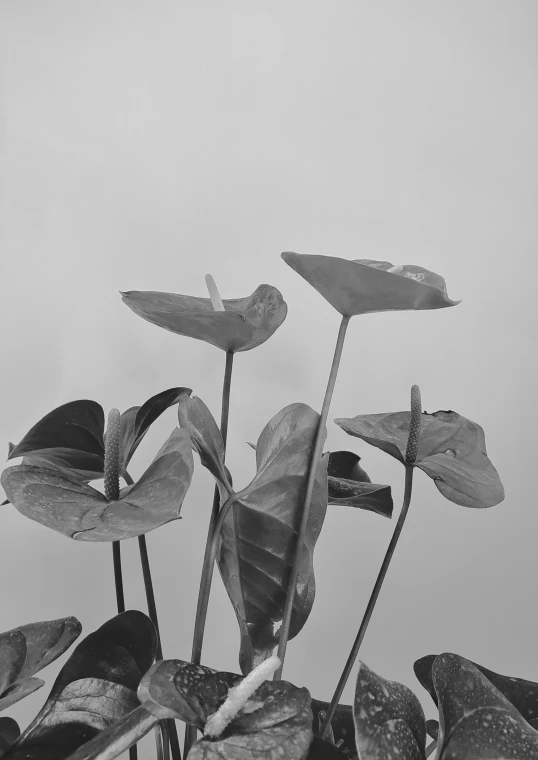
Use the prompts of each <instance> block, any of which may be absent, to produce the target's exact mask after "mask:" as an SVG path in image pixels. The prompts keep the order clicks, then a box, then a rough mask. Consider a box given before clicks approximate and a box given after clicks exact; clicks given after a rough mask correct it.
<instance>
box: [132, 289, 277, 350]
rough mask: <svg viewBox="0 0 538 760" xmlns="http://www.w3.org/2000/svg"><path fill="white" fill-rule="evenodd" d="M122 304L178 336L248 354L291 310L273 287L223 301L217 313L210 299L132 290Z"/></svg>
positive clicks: (262, 341) (275, 328)
mask: <svg viewBox="0 0 538 760" xmlns="http://www.w3.org/2000/svg"><path fill="white" fill-rule="evenodd" d="M122 296H123V302H124V303H125V304H126V305H127V306H128V307H129V308H130V309H131V310H132V311H134V313H135V314H138V316H140V317H142V319H145V320H146V321H147V322H151V323H152V324H154V325H158V326H159V327H164V329H165V330H170V332H173V333H176V334H178V335H186V336H188V337H190V338H196V339H198V340H203V341H205V342H206V343H211V344H212V345H213V346H217V347H218V348H222V350H223V351H233V352H236V351H248V350H250V349H251V348H255V347H256V346H259V345H260V344H261V343H264V342H265V341H266V340H267V339H268V338H270V337H271V335H272V334H273V333H274V332H275V330H277V328H278V327H280V325H281V324H282V322H283V321H284V319H285V318H286V314H287V310H288V307H287V306H286V302H285V301H284V299H283V298H282V294H281V293H280V291H279V290H277V289H276V288H273V287H272V286H271V285H260V286H258V288H257V289H256V290H255V291H254V293H253V294H252V295H251V296H247V297H246V298H234V299H223V304H224V309H225V311H215V310H214V309H213V305H212V303H211V299H209V298H196V297H194V296H184V295H179V294H176V293H160V292H156V291H142V290H130V291H128V292H126V293H122Z"/></svg>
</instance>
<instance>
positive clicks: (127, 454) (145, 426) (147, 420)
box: [120, 388, 192, 471]
mask: <svg viewBox="0 0 538 760" xmlns="http://www.w3.org/2000/svg"><path fill="white" fill-rule="evenodd" d="M190 393H192V390H191V388H170V389H169V390H167V391H161V393H157V395H156V396H152V397H151V398H150V399H148V400H147V401H146V402H145V403H144V404H142V406H132V407H131V408H130V409H127V411H125V412H123V414H122V415H121V443H120V452H121V465H120V469H121V470H122V471H123V470H125V469H126V468H127V465H128V464H129V462H130V461H131V458H132V456H133V454H134V453H135V451H136V449H137V448H138V446H139V444H140V442H141V441H142V439H143V438H144V436H145V435H146V433H147V432H148V430H149V428H150V427H151V425H153V423H154V422H155V420H157V419H158V418H159V417H160V416H161V414H162V413H163V412H164V411H166V410H167V409H169V408H170V407H171V406H173V405H174V404H177V402H178V401H179V399H180V398H181V396H183V395H184V394H187V395H188V394H190Z"/></svg>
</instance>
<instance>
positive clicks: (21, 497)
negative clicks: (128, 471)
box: [1, 428, 194, 541]
mask: <svg viewBox="0 0 538 760" xmlns="http://www.w3.org/2000/svg"><path fill="white" fill-rule="evenodd" d="M193 467H194V464H193V458H192V450H191V442H190V437H189V434H188V433H187V432H186V431H184V430H179V428H176V429H175V430H174V431H173V432H172V434H171V435H170V437H169V439H168V441H167V442H166V443H165V444H164V446H163V447H162V448H161V450H160V451H159V452H158V453H157V455H156V457H155V459H154V460H153V463H152V464H151V465H150V466H149V468H148V469H147V470H146V472H145V473H144V474H143V475H142V477H141V478H140V479H139V480H138V481H137V482H136V483H135V484H134V485H132V486H127V487H126V488H123V489H122V490H121V491H120V498H119V499H118V500H117V501H109V500H108V499H107V498H106V497H105V496H104V495H103V494H102V493H100V492H99V491H97V490H95V489H94V488H92V487H91V486H89V485H87V483H85V482H84V480H82V479H81V478H80V477H79V476H77V475H76V474H74V473H70V472H68V471H67V470H60V469H53V468H49V467H36V466H33V465H16V466H15V467H8V468H7V469H6V470H4V472H3V473H2V477H1V483H2V486H3V488H4V490H5V492H6V495H7V497H8V499H9V500H10V501H11V503H12V504H13V505H14V506H15V507H16V509H18V511H19V512H21V514H23V515H26V517H29V518H30V519H32V520H35V521H36V522H39V523H41V524H42V525H45V526H47V527H48V528H52V529H53V530H56V531H57V532H59V533H62V534H63V535H65V536H69V537H70V538H75V539H77V540H81V541H118V540H120V539H123V538H131V537H133V536H139V535H142V534H144V533H147V532H148V531H150V530H154V529H155V528H158V527H160V526H161V525H164V524H165V523H167V522H170V521H171V520H176V519H177V518H178V517H179V512H180V509H181V505H182V503H183V499H184V497H185V494H186V493H187V490H188V488H189V486H190V482H191V478H192V472H193Z"/></svg>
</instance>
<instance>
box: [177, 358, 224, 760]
mask: <svg viewBox="0 0 538 760" xmlns="http://www.w3.org/2000/svg"><path fill="white" fill-rule="evenodd" d="M233 360H234V353H233V351H227V352H226V366H225V368H224V380H223V384H222V405H221V415H220V434H221V437H222V441H223V443H224V453H225V454H226V441H227V439H228V419H229V416H230V389H231V385H232V369H233ZM219 508H220V491H219V488H218V486H217V485H215V491H214V494H213V506H212V509H211V517H210V518H209V525H208V528H207V538H206V544H205V551H204V562H203V565H202V575H201V578H200V588H199V590H198V602H197V606H196V617H195V621H194V634H193V638H192V653H191V662H192V663H193V664H194V665H199V664H200V660H201V657H202V644H203V640H204V630H205V624H206V618H207V607H208V603H209V593H210V591H211V581H212V579H213V563H214V561H215V558H214V557H213V559H212V560H210V554H211V542H212V538H213V535H214V532H215V526H216V524H217V519H218V516H219ZM195 739H196V728H195V727H194V726H191V725H189V724H187V725H186V727H185V743H184V746H183V754H184V756H185V757H187V755H188V752H189V750H190V748H191V746H192V744H193V742H194V740H195Z"/></svg>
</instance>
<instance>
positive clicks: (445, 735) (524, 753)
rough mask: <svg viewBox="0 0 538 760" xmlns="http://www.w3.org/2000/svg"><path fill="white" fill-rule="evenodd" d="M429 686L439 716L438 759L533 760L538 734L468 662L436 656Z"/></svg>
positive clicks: (447, 655) (536, 751) (452, 655)
mask: <svg viewBox="0 0 538 760" xmlns="http://www.w3.org/2000/svg"><path fill="white" fill-rule="evenodd" d="M433 683H434V687H435V691H436V693H437V698H438V702H439V715H440V719H439V740H438V749H437V755H436V758H437V759H438V760H460V758H465V760H536V758H537V757H538V731H536V730H535V729H534V728H532V727H531V726H530V725H529V724H528V723H527V721H526V720H525V719H524V718H523V716H522V715H521V713H520V712H518V710H516V708H515V707H514V705H513V704H512V703H511V702H509V701H508V699H506V697H505V696H504V695H503V694H501V692H500V691H499V690H498V689H496V688H495V686H493V684H492V683H491V681H489V680H488V679H487V678H486V677H485V675H483V674H482V673H481V672H480V671H479V670H478V668H476V667H475V666H474V665H473V663H472V662H469V660H466V659H464V658H463V657H459V656H458V655H456V654H450V653H445V654H441V655H439V657H437V658H436V659H435V662H434V664H433Z"/></svg>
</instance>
